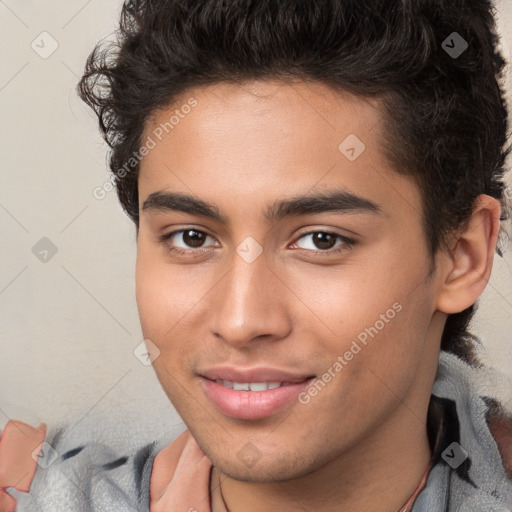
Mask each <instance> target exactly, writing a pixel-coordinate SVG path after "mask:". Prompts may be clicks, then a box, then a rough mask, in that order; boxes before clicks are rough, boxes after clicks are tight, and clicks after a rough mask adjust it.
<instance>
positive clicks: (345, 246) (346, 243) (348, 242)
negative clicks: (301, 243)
mask: <svg viewBox="0 0 512 512" xmlns="http://www.w3.org/2000/svg"><path fill="white" fill-rule="evenodd" d="M186 231H194V232H196V233H201V234H203V235H206V236H211V235H209V234H208V233H206V232H204V231H201V230H199V229H194V228H185V229H178V230H176V231H173V232H171V233H166V234H165V235H161V236H160V237H159V240H160V242H161V243H162V244H163V245H164V246H165V248H166V249H167V251H169V252H170V253H175V254H179V255H180V256H186V257H193V256H195V255H197V253H198V252H199V253H204V252H206V251H207V250H208V249H205V248H202V247H200V248H196V249H194V248H191V249H182V248H181V247H174V246H171V245H170V244H169V243H168V242H169V240H170V239H171V238H172V237H173V236H174V235H177V234H178V233H184V232H186ZM317 233H322V234H325V235H331V236H334V237H336V238H337V239H339V240H341V242H343V243H342V244H341V245H339V246H338V247H335V248H333V249H325V250H321V249H317V250H311V249H304V250H305V251H307V252H308V253H311V255H312V256H313V257H316V256H325V255H326V254H328V255H331V254H338V253H340V252H342V251H346V250H349V249H351V248H352V247H353V246H354V245H355V243H356V242H355V240H352V239H351V238H348V237H346V236H343V235H340V234H339V233H334V232H331V231H322V230H317V231H308V232H307V233H302V234H301V235H300V236H299V237H298V238H297V241H298V240H300V239H301V238H304V237H306V236H310V235H315V234H317ZM211 238H213V237H211ZM190 253H195V254H192V255H191V254H190Z"/></svg>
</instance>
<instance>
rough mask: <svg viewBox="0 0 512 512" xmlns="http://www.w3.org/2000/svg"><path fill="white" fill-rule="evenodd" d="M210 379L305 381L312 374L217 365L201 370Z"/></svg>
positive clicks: (232, 380) (276, 369) (201, 373)
mask: <svg viewBox="0 0 512 512" xmlns="http://www.w3.org/2000/svg"><path fill="white" fill-rule="evenodd" d="M199 374H200V375H202V376H203V377H206V378H207V379H210V380H228V381H231V382H291V383H294V382H303V381H305V380H306V379H309V378H310V377H313V375H311V374H306V373H303V374H301V373H297V372H289V371H285V370H280V369H278V368H261V367H260V368H246V369H242V368H234V367H231V366H217V367H215V368H209V369H207V370H203V371H201V372H199Z"/></svg>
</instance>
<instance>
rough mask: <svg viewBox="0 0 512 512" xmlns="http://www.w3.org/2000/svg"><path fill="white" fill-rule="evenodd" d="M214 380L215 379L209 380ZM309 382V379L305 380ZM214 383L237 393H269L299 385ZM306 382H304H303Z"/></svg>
mask: <svg viewBox="0 0 512 512" xmlns="http://www.w3.org/2000/svg"><path fill="white" fill-rule="evenodd" d="M208 380H213V379H208ZM304 380H307V379H304ZM214 382H216V383H217V384H220V385H221V386H224V387H225V388H228V389H234V390H235V391H256V392H258V391H268V390H271V389H277V388H280V387H283V386H291V385H293V384H298V383H297V382H233V381H230V380H223V379H215V380H214ZM303 382H304V381H303Z"/></svg>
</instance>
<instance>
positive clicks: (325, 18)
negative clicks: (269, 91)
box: [78, 0, 510, 360]
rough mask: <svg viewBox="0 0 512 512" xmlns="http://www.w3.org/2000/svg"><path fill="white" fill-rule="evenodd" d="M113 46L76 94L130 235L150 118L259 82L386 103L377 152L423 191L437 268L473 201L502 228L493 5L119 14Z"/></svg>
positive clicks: (465, 315) (387, 2)
mask: <svg viewBox="0 0 512 512" xmlns="http://www.w3.org/2000/svg"><path fill="white" fill-rule="evenodd" d="M117 36H118V37H117V39H116V41H113V42H103V43H102V42H100V43H98V45H97V46H96V47H95V49H94V50H93V52H92V53H91V55H90V56H89V58H88V60H87V63H86V68H85V71H84V74H83V76H82V78H81V80H80V82H79V84H78V92H79V95H80V96H81V98H82V99H83V100H84V101H85V102H86V103H87V104H89V105H90V106H91V107H92V108H93V109H94V110H95V112H96V113H97V115H98V118H99V123H100V128H101V130H102V133H103V136H104V138H105V140H106V141H107V143H108V144H109V146H110V149H111V151H110V159H109V165H110V169H111V171H112V173H113V174H114V176H115V178H116V179H115V184H116V189H117V193H118V197H119V199H120V202H121V204H122V206H123V208H124V209H125V211H126V212H127V213H128V215H129V216H130V217H131V219H133V221H134V222H135V224H136V226H137V229H138V220H139V205H138V189H137V176H138V167H139V162H138V161H137V160H136V159H135V162H133V159H132V160H130V158H131V157H132V156H133V155H134V154H136V153H137V151H138V149H139V148H140V146H141V139H142V136H143V132H144V129H145V126H146V124H147V122H148V120H149V119H150V117H151V116H152V114H154V113H155V112H156V111H157V110H158V109H160V108H164V107H166V106H169V105H171V104H173V102H174V101H175V100H176V99H177V97H178V95H180V94H182V93H183V92H184V91H186V90H187V89H189V88H191V87H195V86H203V85H209V84H212V83H215V82H231V83H238V84H241V83H243V82H244V81H247V80H254V79H257V80H265V79H268V80H270V79H278V80H282V81H289V80H292V79H298V80H303V81H317V82H322V83H324V84H327V85H329V86H331V87H332V88H334V89H336V90H342V91H348V92H350V93H353V94H355V95H358V96H360V97H375V98H379V99H381V100H382V105H383V115H384V123H385V129H384V134H385V135H384V136H385V138H386V140H385V141H383V147H384V151H385V154H386V157H387V158H388V160H389V162H390V163H391V165H392V167H393V168H394V169H395V170H396V172H397V173H400V174H403V175H410V176H412V177H413V178H414V179H415V180H416V182H417V184H418V186H419V187H420V189H421V191H422V194H423V220H424V229H425V235H426V239H427V241H428V244H429V248H430V251H431V254H432V255H434V254H435V252H436V251H437V250H438V249H439V248H440V246H441V245H442V244H444V243H445V242H446V235H447V234H449V233H450V232H451V231H452V230H453V229H456V228H458V227H461V226H462V225H463V224H464V222H465V221H466V220H467V219H468V218H469V216H470V214H471V212H472V209H473V205H474V202H475V199H476V198H477V196H478V195H480V194H488V195H490V196H492V197H494V198H496V199H499V200H500V201H501V202H502V205H503V207H502V217H503V219H504V218H505V217H508V211H509V208H508V205H506V201H505V196H506V194H505V193H504V192H505V185H504V182H503V175H504V172H505V171H504V169H505V160H506V157H507V155H508V153H509V151H510V147H508V148H505V144H506V143H507V129H508V112H507V106H506V102H505V98H504V93H503V88H502V85H501V83H500V82H501V79H502V78H503V70H504V68H505V65H506V62H505V60H504V58H503V56H502V54H501V52H500V51H499V48H498V44H499V37H498V36H497V31H496V24H495V8H494V7H493V5H492V3H491V1H490V0H200V1H198V0H128V1H126V2H125V3H124V4H123V6H122V10H121V17H120V28H119V30H118V32H117ZM466 45H467V48H466ZM128 162H130V165H131V169H130V172H126V165H127V163H128ZM132 162H133V163H132ZM120 169H124V170H125V171H124V172H122V173H119V170H120ZM498 252H499V249H498ZM500 254H501V253H500ZM475 307H476V305H473V306H471V307H470V308H468V309H466V310H465V311H462V312H460V313H457V314H453V315H449V317H448V320H447V323H446V326H445V330H444V333H443V337H442V342H441V348H442V349H443V350H447V351H451V352H453V353H455V354H457V355H459V356H461V357H463V358H464V359H466V360H470V359H471V357H472V349H471V347H472V343H473V341H472V340H473V339H474V338H473V337H472V336H471V334H470V333H469V331H468V326H469V322H470V320H471V318H472V316H473V314H474V311H475Z"/></svg>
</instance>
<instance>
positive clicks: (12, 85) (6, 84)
mask: <svg viewBox="0 0 512 512" xmlns="http://www.w3.org/2000/svg"><path fill="white" fill-rule="evenodd" d="M497 6H498V8H499V24H500V27H501V33H502V34H503V46H504V49H505V54H506V56H507V57H509V56H510V48H511V47H512V2H510V0H502V1H501V2H498V3H497ZM119 9H120V1H118V0H115V1H114V0H108V1H106V0H89V1H86V0H66V1H47V2H44V1H40V2H35V1H34V0H0V38H1V39H0V57H1V62H2V66H1V68H0V111H1V118H0V119H1V121H0V141H1V142H0V144H1V150H0V155H1V187H0V233H1V245H0V325H1V331H0V336H1V356H0V428H2V427H3V426H4V425H5V423H6V422H7V420H8V418H10V417H11V418H12V417H14V418H17V419H21V420H23V421H27V422H30V423H32V424H38V423H39V421H45V422H46V423H49V424H51V423H54V422H58V421H61V420H63V419H65V420H70V421H71V420H72V421H75V422H78V421H80V420H81V419H82V418H84V417H86V416H88V415H90V414H91V413H94V414H99V415H102V416H103V415H105V418H106V419H107V421H108V418H109V415H110V413H111V412H112V410H113V408H116V410H118V411H123V412H126V413H128V414H131V415H132V416H133V417H134V418H135V420H137V418H147V417H148V415H149V414H150V413H154V412H155V411H158V417H159V418H160V421H161V422H162V423H161V424H163V423H164V422H165V421H167V422H171V423H173V424H174V425H175V426H176V427H177V428H181V427H182V426H183V425H182V424H181V421H180V419H179V418H178V417H177V416H176V415H175V413H174V412H173V410H172V408H171V406H170V405H169V403H168V401H167V398H166V397H165V395H164V393H163V391H162V390H161V388H160V385H159V384H158V381H157V380H156V377H155V376H154V372H153V370H152V368H151V367H150V366H149V367H146V366H144V365H143V364H141V362H140V361H139V360H138V359H137V358H136V357H135V356H134V355H133V350H134V349H135V347H136V346H137V345H138V344H139V343H140V342H141V340H142V335H141V330H140V326H139V321H138V316H137V309H136V303H135V294H134V262H135V232H134V228H133V226H132V224H131V222H130V221H129V219H128V218H127V217H126V216H125V215H124V214H123V213H122V212H121V209H120V206H119V205H118V203H117V198H116V196H115V192H111V193H109V194H107V197H106V198H105V199H103V200H97V199H95V198H94V197H93V194H92V191H93V189H94V188H95V187H98V186H101V185H102V184H103V183H104V182H105V181H106V179H107V178H108V173H107V167H106V157H105V155H106V147H105V145H104V143H103V142H102V140H101V138H100V135H99V132H98V130H97V125H96V118H95V117H94V116H93V114H92V112H90V111H89V110H88V109H87V108H86V106H85V105H83V104H82V103H81V102H80V101H79V99H78V98H77V96H76V94H75V91H74V88H75V85H76V82H77V80H78V78H79V76H80V74H81V72H82V69H83V66H84V63H85V60H86V58H87V56H88V54H89V52H90V51H91V50H92V48H93V46H94V44H95V43H96V42H97V41H98V40H99V39H100V38H103V37H106V36H108V35H109V34H111V33H112V32H113V30H114V28H115V25H116V22H117V16H118V12H119ZM42 32H47V33H48V34H50V35H44V34H43V35H42V36H41V35H40V34H41V33H42ZM33 41H35V42H34V43H33ZM32 44H34V46H36V45H38V46H36V48H37V49H38V51H39V53H37V52H36V51H35V49H33V48H32V46H31V45H32ZM52 44H53V45H55V44H58V47H57V49H56V50H55V51H54V53H52V54H51V55H49V56H47V58H43V57H42V56H41V55H40V54H41V53H42V54H43V56H46V55H44V52H49V51H50V50H51V49H52ZM509 58H510V57H509ZM509 75H510V74H509ZM43 237H47V238H48V239H50V240H51V242H52V244H54V246H55V247H56V249H57V252H56V254H55V255H53V256H51V252H50V253H49V254H48V261H47V262H42V261H40V259H38V258H37V257H36V255H34V254H33V252H32V248H33V247H34V245H35V244H36V243H37V242H38V241H39V240H40V239H41V238H43ZM42 243H43V244H44V242H42ZM43 249H44V247H43ZM511 269H512V256H511V253H510V250H509V252H508V253H507V255H506V258H505V259H504V260H501V259H500V258H498V257H497V258H496V261H495V269H494V271H493V275H492V278H491V281H490V284H489V286H488V288H487V291H486V293H485V295H484V297H483V299H482V301H481V307H480V314H479V316H478V322H477V325H476V327H475V332H476V333H477V334H479V335H480V336H482V338H483V340H484V342H485V346H486V349H487V352H488V358H487V360H488V363H489V364H490V365H491V366H493V367H494V368H496V369H497V370H498V371H500V372H502V373H507V372H508V374H509V376H510V374H512V370H511V368H512V344H511V343H510V342H511V337H512V270H511ZM510 382H512V381H507V380H506V379H505V378H504V377H502V376H497V377H496V380H495V383H496V384H498V385H499V386H500V387H499V390H500V391H499V392H500V393H501V394H502V395H503V397H505V394H506V392H507V391H508V390H509V389H510ZM509 400H510V397H507V401H509ZM508 403H509V407H510V408H511V409H512V402H511V401H509V402H508ZM116 421H117V420H116ZM158 428H161V427H160V426H159V423H158V422H155V423H154V429H155V430H158ZM148 435H151V433H148Z"/></svg>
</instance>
